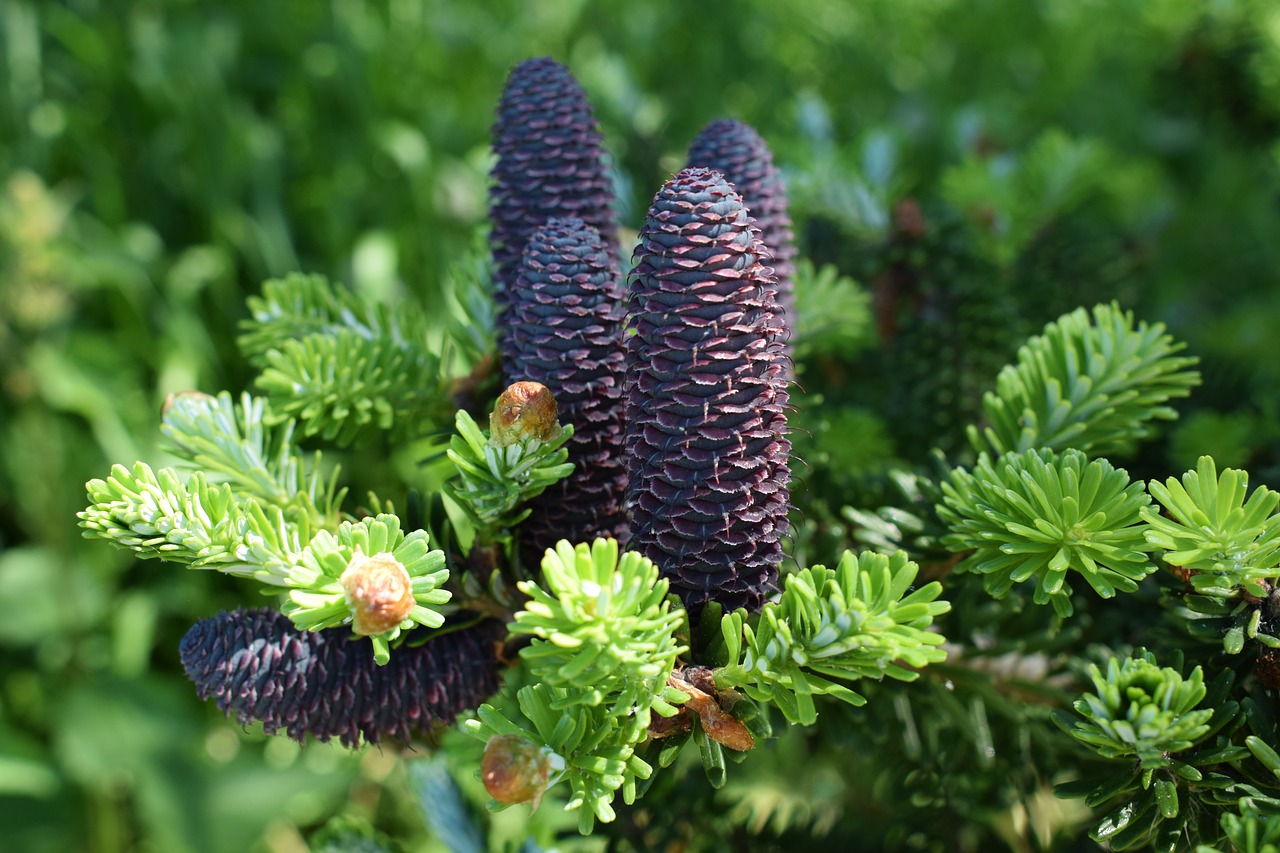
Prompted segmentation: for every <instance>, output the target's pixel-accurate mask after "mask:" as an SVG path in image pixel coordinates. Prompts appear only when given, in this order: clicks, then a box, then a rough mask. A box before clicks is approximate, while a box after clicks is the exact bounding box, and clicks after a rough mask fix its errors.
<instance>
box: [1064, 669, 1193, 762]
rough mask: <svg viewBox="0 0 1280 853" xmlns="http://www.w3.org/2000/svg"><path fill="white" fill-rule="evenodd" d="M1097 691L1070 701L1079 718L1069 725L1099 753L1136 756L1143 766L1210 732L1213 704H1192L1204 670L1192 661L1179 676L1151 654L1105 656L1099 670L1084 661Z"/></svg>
mask: <svg viewBox="0 0 1280 853" xmlns="http://www.w3.org/2000/svg"><path fill="white" fill-rule="evenodd" d="M1089 678H1090V680H1091V681H1093V687H1094V690H1095V691H1097V692H1096V693H1086V694H1084V695H1083V696H1082V697H1081V698H1079V699H1077V700H1076V701H1075V702H1074V703H1073V707H1074V708H1075V709H1076V712H1077V713H1078V714H1080V716H1081V717H1083V718H1084V720H1083V721H1077V722H1076V723H1075V725H1074V726H1073V727H1072V728H1071V735H1072V737H1074V738H1075V739H1076V740H1078V741H1080V742H1081V743H1084V744H1086V745H1088V746H1089V747H1090V748H1092V749H1093V750H1094V751H1095V752H1097V753H1098V754H1099V755H1101V756H1103V757H1104V758H1130V757H1132V758H1136V759H1137V760H1138V762H1139V763H1140V764H1141V765H1142V766H1143V767H1144V768H1148V769H1149V768H1159V767H1167V766H1168V765H1169V762H1170V761H1171V760H1172V759H1171V758H1170V754H1171V753H1177V752H1181V751H1183V750H1186V749H1190V748H1191V747H1193V746H1195V745H1196V744H1197V743H1198V742H1199V741H1200V740H1201V739H1202V738H1203V737H1204V736H1205V735H1206V734H1208V732H1209V725H1208V722H1209V718H1210V717H1212V716H1213V709H1212V708H1203V709H1201V710H1198V711H1197V710H1193V709H1194V708H1195V707H1196V706H1197V705H1198V704H1200V701H1201V700H1202V699H1204V696H1205V691H1206V688H1205V685H1204V674H1203V673H1202V672H1201V671H1200V667H1196V668H1195V669H1194V670H1193V671H1192V673H1191V677H1190V678H1187V679H1184V678H1183V677H1182V675H1181V674H1180V673H1179V672H1178V671H1177V670H1175V669H1171V668H1169V667H1163V668H1162V667H1159V666H1157V665H1156V663H1155V661H1154V658H1153V657H1152V656H1150V655H1148V656H1145V657H1135V658H1128V659H1127V660H1125V661H1124V663H1120V662H1118V661H1116V660H1115V659H1114V658H1113V659H1111V660H1110V661H1108V663H1107V671H1106V674H1105V675H1104V674H1103V673H1102V671H1101V670H1100V669H1098V667H1097V665H1096V664H1090V665H1089Z"/></svg>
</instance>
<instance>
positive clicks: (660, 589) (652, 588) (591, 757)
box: [466, 539, 688, 833]
mask: <svg viewBox="0 0 1280 853" xmlns="http://www.w3.org/2000/svg"><path fill="white" fill-rule="evenodd" d="M542 568H543V580H542V581H541V583H539V584H535V583H533V582H524V583H521V584H520V588H521V590H523V591H524V592H525V593H526V594H528V595H529V596H530V600H529V601H528V602H527V603H526V604H525V608H524V610H522V611H520V612H519V613H517V614H516V617H515V621H514V622H513V623H512V625H511V631H512V633H514V634H530V635H532V636H533V637H534V638H535V639H534V640H533V643H532V644H531V645H530V646H528V647H526V648H525V649H523V650H522V651H521V657H522V658H523V659H524V660H525V661H526V663H527V664H528V667H529V670H530V672H531V674H532V675H533V676H534V678H535V680H536V682H537V683H535V684H533V685H531V686H528V687H523V688H521V689H520V690H519V692H518V693H517V698H518V701H519V705H520V710H521V712H522V713H523V715H524V717H525V719H526V720H527V721H529V722H530V723H531V724H532V729H530V728H527V727H521V726H520V725H518V724H516V723H514V722H512V721H510V720H508V719H507V718H506V717H504V716H503V715H502V713H501V712H500V711H499V710H498V709H497V708H495V707H493V706H491V705H483V706H481V708H480V710H479V712H478V713H479V719H478V720H472V721H469V722H468V723H466V726H467V729H468V731H470V732H471V733H472V734H474V735H476V736H477V737H481V738H485V739H488V737H490V736H491V735H494V734H516V735H519V736H521V737H524V738H525V739H527V740H529V741H531V742H532V743H535V744H538V745H541V746H543V747H545V748H547V749H549V750H551V751H552V752H554V753H555V754H556V755H558V756H560V757H561V759H563V762H564V768H565V769H564V775H565V778H567V779H568V781H569V783H570V787H571V789H572V793H571V795H570V800H569V803H568V805H567V806H566V808H567V809H578V808H582V806H583V805H584V804H585V805H586V808H582V811H581V812H580V815H579V828H580V829H581V831H582V832H584V833H587V832H590V831H591V827H592V825H593V823H594V820H595V819H596V818H599V819H600V820H602V821H606V822H607V821H611V820H613V818H614V811H613V807H612V806H611V805H610V803H611V802H612V800H613V797H614V793H615V792H616V791H617V790H618V789H619V788H621V789H622V793H623V798H624V799H625V801H626V802H628V803H630V802H633V801H634V800H635V797H636V780H637V779H647V778H649V775H650V774H651V773H652V768H651V767H650V766H649V765H648V764H647V763H646V762H644V761H643V760H641V759H640V758H639V757H637V756H636V755H635V754H634V752H635V746H636V744H637V743H639V742H640V740H642V739H643V738H644V736H645V733H646V732H647V730H648V727H649V719H650V711H651V710H653V711H656V712H658V713H660V714H662V715H664V716H670V715H672V714H674V713H675V708H674V707H672V704H671V703H672V702H679V701H683V699H685V698H687V697H686V696H685V695H684V694H682V693H680V692H678V691H676V690H674V689H672V688H670V687H668V686H667V679H668V678H669V677H670V676H671V671H672V668H673V667H674V665H675V660H676V656H677V655H679V654H683V653H685V652H687V651H688V649H687V648H686V647H684V646H681V645H679V644H678V643H677V642H676V640H675V638H674V632H675V630H676V628H677V627H679V626H680V624H681V623H682V622H683V619H684V614H683V612H682V611H681V610H679V609H672V608H671V602H670V601H669V600H668V599H667V597H666V593H667V586H668V584H667V582H666V581H665V580H660V579H659V577H658V570H657V567H655V566H654V565H653V563H652V562H650V561H649V560H647V559H645V558H643V557H641V556H640V555H638V554H633V553H630V552H628V553H624V554H623V555H622V557H621V559H619V557H618V544H617V542H615V541H614V540H612V539H597V540H596V541H595V542H594V543H593V544H592V545H591V546H587V545H585V544H579V545H577V546H576V547H575V546H573V545H571V544H570V543H568V542H563V541H562V542H560V543H559V544H558V545H557V547H556V549H555V550H554V551H552V550H548V551H547V555H546V557H545V558H544V559H543V562H542ZM554 781H556V780H552V784H554Z"/></svg>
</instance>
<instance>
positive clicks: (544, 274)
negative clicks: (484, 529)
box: [503, 219, 627, 566]
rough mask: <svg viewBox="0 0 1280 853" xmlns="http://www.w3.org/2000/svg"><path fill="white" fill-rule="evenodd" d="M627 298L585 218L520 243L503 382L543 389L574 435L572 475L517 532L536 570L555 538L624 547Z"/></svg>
mask: <svg viewBox="0 0 1280 853" xmlns="http://www.w3.org/2000/svg"><path fill="white" fill-rule="evenodd" d="M623 296H624V289H623V286H622V281H621V275H620V273H619V272H618V267H617V264H616V263H614V260H613V258H612V257H611V256H610V253H609V248H608V246H607V244H606V242H605V241H604V240H603V239H601V237H600V233H599V232H598V231H596V229H595V228H593V227H591V226H590V225H587V224H586V223H585V222H583V221H582V220H581V219H552V220H551V221H550V222H548V223H547V224H545V225H543V226H542V227H541V228H539V229H538V230H536V231H535V232H534V233H533V236H532V237H531V238H530V240H529V242H528V244H527V245H526V246H525V250H524V254H523V255H522V257H521V260H520V268H519V271H518V273H517V275H516V279H515V284H514V286H513V287H512V288H511V291H510V306H509V309H508V312H507V317H506V319H505V321H504V322H503V325H505V326H506V334H507V338H508V340H509V344H508V346H507V350H506V352H505V357H506V358H505V361H504V362H503V373H504V378H505V381H506V382H507V383H508V384H510V383H513V382H519V381H533V382H541V383H542V384H543V385H545V386H547V388H549V389H550V390H551V393H552V394H554V395H555V398H556V403H557V404H558V405H559V411H560V417H561V418H562V419H563V420H565V421H566V422H568V423H571V424H573V429H574V433H573V438H571V439H569V445H568V447H569V461H570V462H572V463H573V464H574V470H573V473H572V474H570V475H569V476H568V477H566V478H565V479H563V480H561V481H560V482H559V483H557V484H555V485H554V486H552V487H551V488H549V489H547V490H546V491H545V492H543V493H542V494H541V495H539V496H538V497H537V498H535V499H534V500H533V502H532V503H533V514H532V515H530V517H529V518H528V520H526V521H525V522H524V524H523V525H522V526H521V528H520V531H521V533H520V535H521V541H522V545H523V549H524V552H525V556H526V559H527V560H530V561H532V562H533V565H535V566H536V565H537V564H538V563H539V562H540V561H541V559H542V554H543V553H544V552H545V551H546V549H547V548H550V547H554V546H555V543H556V542H557V541H559V540H560V539H569V540H570V541H572V542H590V541H591V540H592V539H595V538H596V537H597V536H612V537H613V538H615V539H618V540H619V541H622V542H625V541H626V532H627V519H626V511H625V508H624V506H623V501H624V500H625V497H626V488H627V473H626V469H625V467H624V463H623V458H622V447H623V412H624V407H623V399H622V382H623V374H624V369H625V366H626V355H625V352H624V349H623V345H622V330H623V319H624V314H623Z"/></svg>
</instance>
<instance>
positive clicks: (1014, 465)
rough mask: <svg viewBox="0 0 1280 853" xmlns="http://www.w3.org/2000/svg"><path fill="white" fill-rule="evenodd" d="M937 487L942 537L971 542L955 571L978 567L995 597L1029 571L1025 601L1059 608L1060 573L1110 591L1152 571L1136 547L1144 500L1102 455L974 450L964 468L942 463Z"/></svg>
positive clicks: (951, 543) (958, 544)
mask: <svg viewBox="0 0 1280 853" xmlns="http://www.w3.org/2000/svg"><path fill="white" fill-rule="evenodd" d="M942 492H943V495H944V499H943V503H941V504H939V505H938V506H937V510H938V515H939V516H940V517H941V518H942V520H943V521H944V522H946V523H947V524H948V525H949V526H950V528H951V530H952V532H951V533H950V534H949V535H947V536H945V537H943V540H942V542H943V544H944V545H946V546H947V547H949V548H951V549H952V550H953V551H964V550H967V549H970V548H972V549H974V551H973V553H972V554H970V555H969V556H968V557H966V558H965V559H964V560H963V561H962V562H961V563H960V564H959V565H958V566H956V570H957V571H971V572H977V573H979V574H982V575H983V576H984V578H983V581H984V584H985V586H986V589H987V591H988V592H989V593H990V594H991V595H994V596H996V597H997V598H1000V597H1003V596H1004V595H1005V594H1007V593H1008V592H1009V590H1010V589H1012V588H1013V585H1014V584H1017V583H1022V582H1024V581H1028V580H1031V579H1032V578H1035V581H1036V591H1035V599H1034V600H1035V602H1036V603H1037V604H1047V603H1050V602H1052V603H1053V606H1054V608H1055V609H1056V610H1057V611H1058V612H1059V613H1061V614H1062V615H1064V616H1066V615H1070V614H1071V612H1072V605H1071V585H1070V584H1069V583H1067V581H1066V578H1067V573H1068V572H1070V571H1075V572H1078V573H1079V574H1080V575H1082V576H1083V577H1084V579H1085V580H1086V581H1088V582H1089V585H1090V586H1092V587H1093V588H1094V590H1096V591H1097V593H1098V594H1099V595H1101V596H1102V597H1104V598H1111V597H1112V596H1114V595H1115V594H1116V592H1117V591H1120V592H1133V591H1134V590H1135V589H1137V588H1138V583H1137V582H1138V581H1140V580H1142V579H1143V578H1144V577H1146V576H1147V575H1149V574H1150V573H1151V572H1153V571H1155V565H1154V564H1153V563H1152V562H1151V560H1150V558H1149V557H1148V556H1147V554H1146V553H1144V551H1143V550H1142V548H1143V546H1144V544H1145V540H1144V539H1143V536H1142V534H1143V530H1144V525H1143V524H1142V523H1141V518H1140V516H1139V510H1141V508H1142V507H1144V506H1146V505H1147V504H1148V503H1150V501H1151V498H1150V497H1149V496H1148V495H1147V493H1146V492H1144V491H1143V490H1142V484H1141V483H1130V482H1129V477H1128V475H1127V474H1126V473H1125V472H1124V471H1123V470H1121V469H1117V468H1114V467H1112V465H1111V463H1110V462H1108V461H1106V460H1105V459H1095V460H1093V461H1092V462H1091V461H1089V460H1088V457H1086V456H1085V455H1084V454H1083V453H1081V452H1080V451H1078V450H1068V451H1066V452H1064V453H1062V454H1061V455H1058V454H1057V453H1054V452H1053V451H1051V450H1032V451H1026V452H1021V453H1006V454H1004V455H1002V456H1000V457H999V458H998V459H996V460H995V461H994V462H993V461H992V460H991V458H990V457H989V456H987V454H985V453H983V454H981V455H980V456H979V458H978V464H977V465H975V466H974V468H973V470H972V471H968V470H965V469H963V468H956V469H955V470H954V471H952V472H951V480H950V482H945V481H944V482H943V483H942Z"/></svg>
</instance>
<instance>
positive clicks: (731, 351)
mask: <svg viewBox="0 0 1280 853" xmlns="http://www.w3.org/2000/svg"><path fill="white" fill-rule="evenodd" d="M767 254H768V252H767V249H765V247H764V245H763V244H762V243H761V241H760V239H759V231H758V230H757V228H756V227H755V225H754V223H753V221H752V219H751V218H750V217H749V216H748V215H747V211H746V209H745V207H744V206H743V203H742V198H741V197H740V196H739V195H738V193H737V192H735V191H734V189H733V188H732V187H731V186H730V185H729V184H728V182H726V181H725V180H724V178H723V177H722V176H721V175H720V174H719V173H718V172H714V171H711V170H708V169H685V170H684V171H683V172H681V173H680V174H678V175H676V176H675V177H674V178H672V179H671V180H670V181H668V182H667V183H666V185H664V186H663V188H662V189H661V190H660V191H659V192H658V194H657V196H656V197H655V198H654V201H653V205H652V206H651V207H650V208H649V212H648V215H647V217H646V219H645V225H644V228H643V230H642V231H641V234H640V246H639V248H638V249H637V250H636V267H635V270H634V272H633V275H632V282H631V289H630V293H629V315H628V326H629V331H631V332H634V333H633V334H630V335H629V336H628V337H627V339H626V344H627V371H628V372H627V388H626V393H627V445H626V446H627V458H628V468H629V470H628V474H629V479H630V483H629V487H628V507H629V509H630V511H631V545H632V548H633V549H635V550H639V551H640V552H641V553H643V554H644V555H645V556H647V557H649V558H650V559H651V560H653V561H654V562H655V563H656V564H657V565H658V566H659V568H660V569H661V570H662V572H663V574H664V575H665V576H667V577H669V578H670V579H671V582H672V587H673V589H674V590H675V591H676V592H678V593H679V594H680V596H681V597H682V598H683V599H684V601H685V605H686V606H687V607H688V608H689V609H690V610H692V611H697V610H700V609H701V607H702V606H703V605H704V604H705V603H706V602H708V601H717V602H719V603H721V604H722V605H724V606H725V607H726V608H727V609H734V608H737V607H746V608H747V609H749V610H753V611H758V610H759V609H760V608H761V607H762V606H763V603H764V599H765V597H766V596H767V595H768V594H769V593H770V592H771V591H773V590H775V589H776V588H777V580H778V565H779V563H780V562H781V559H782V536H783V534H784V532H785V531H786V528H787V509H788V505H789V503H790V495H789V492H788V483H789V481H790V469H789V467H788V463H787V457H788V455H789V453H790V450H791V443H790V441H789V440H788V438H787V422H786V414H785V410H786V408H787V404H788V392H787V376H788V374H789V372H790V362H789V359H788V358H787V356H786V354H785V352H784V341H785V338H786V335H787V330H786V324H785V321H784V318H783V316H782V314H781V311H780V310H779V308H778V305H777V302H776V298H775V295H776V294H775V287H776V285H775V282H774V280H773V278H772V274H771V271H770V269H769V267H767V266H765V265H764V263H762V259H763V258H766V257H767Z"/></svg>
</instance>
